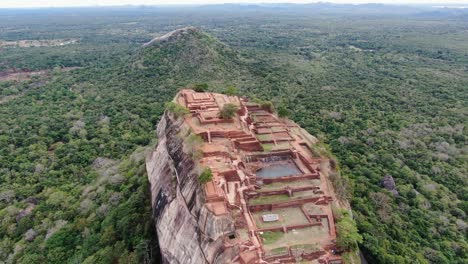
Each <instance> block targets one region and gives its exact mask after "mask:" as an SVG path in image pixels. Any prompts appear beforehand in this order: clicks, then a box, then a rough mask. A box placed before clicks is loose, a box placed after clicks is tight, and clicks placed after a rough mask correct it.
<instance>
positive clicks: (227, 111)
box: [219, 104, 239, 119]
mask: <svg viewBox="0 0 468 264" xmlns="http://www.w3.org/2000/svg"><path fill="white" fill-rule="evenodd" d="M238 109H239V108H238V107H237V105H235V104H225V105H224V106H223V108H222V109H221V112H219V115H220V116H221V118H222V119H230V118H233V117H234V116H235V115H236V112H237V110H238Z"/></svg>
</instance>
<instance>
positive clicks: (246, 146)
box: [228, 131, 263, 151]
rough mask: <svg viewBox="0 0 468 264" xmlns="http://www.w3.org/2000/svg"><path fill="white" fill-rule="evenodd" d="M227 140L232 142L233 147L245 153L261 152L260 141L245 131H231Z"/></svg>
mask: <svg viewBox="0 0 468 264" xmlns="http://www.w3.org/2000/svg"><path fill="white" fill-rule="evenodd" d="M228 137H229V139H231V140H232V142H234V145H235V146H236V147H237V148H239V149H241V150H245V151H263V148H262V145H261V144H260V141H258V139H257V138H256V137H254V136H253V135H252V134H249V133H247V132H245V131H231V132H228Z"/></svg>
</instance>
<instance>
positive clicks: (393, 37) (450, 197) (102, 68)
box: [0, 5, 468, 264]
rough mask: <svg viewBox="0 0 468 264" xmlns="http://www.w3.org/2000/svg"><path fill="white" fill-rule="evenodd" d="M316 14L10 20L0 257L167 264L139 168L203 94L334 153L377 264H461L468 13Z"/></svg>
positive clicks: (98, 12) (176, 13) (0, 45)
mask: <svg viewBox="0 0 468 264" xmlns="http://www.w3.org/2000/svg"><path fill="white" fill-rule="evenodd" d="M306 7H307V8H309V9H307V10H315V11H314V12H312V11H311V12H310V13H308V12H305V11H304V10H305V9H304V8H305V7H304V6H299V7H294V5H292V6H289V5H288V6H286V7H285V6H281V7H272V6H267V7H262V6H254V7H249V6H247V7H246V6H236V7H235V8H234V7H231V6H222V7H219V6H208V7H196V8H195V7H184V8H180V9H174V8H160V9H157V8H148V9H140V8H127V9H125V8H110V9H57V10H32V11H31V10H23V11H21V12H17V13H15V12H13V11H8V12H6V11H2V12H0V29H1V30H0V69H1V73H0V96H1V97H0V120H1V122H0V183H1V184H0V219H2V221H1V223H0V240H1V241H0V260H1V261H5V262H6V263H41V262H42V263H116V262H118V263H141V262H146V263H151V262H153V263H156V262H157V252H158V250H157V242H156V241H157V240H156V238H155V236H154V229H153V224H152V222H151V209H150V208H151V207H150V200H149V192H148V182H147V178H146V175H145V169H144V165H143V160H144V156H145V152H146V151H147V149H149V148H151V147H152V146H154V144H155V143H156V141H157V139H156V138H155V134H154V125H155V124H156V123H157V121H158V120H159V117H160V116H161V114H162V112H163V110H164V103H165V102H166V101H169V100H171V99H172V98H173V96H174V94H175V93H176V91H177V90H178V89H180V88H181V87H184V86H193V85H195V86H196V87H198V88H200V89H206V87H208V88H207V89H208V90H213V91H225V90H226V89H227V88H228V87H229V89H228V90H229V91H231V92H232V91H236V89H234V88H233V86H236V87H237V90H238V91H239V92H240V93H242V94H245V95H248V96H250V97H257V98H259V99H261V100H270V101H272V102H273V104H274V105H275V106H276V107H277V109H282V110H285V111H284V112H289V115H290V118H292V119H294V120H295V121H296V122H298V123H299V124H300V125H301V126H302V127H304V128H306V129H307V130H308V131H309V132H310V133H311V134H314V135H318V136H319V137H320V139H321V140H322V141H324V142H326V143H327V144H328V145H329V147H330V149H331V151H332V152H333V153H334V154H336V159H337V161H338V164H339V168H340V171H341V174H342V177H343V178H344V179H345V180H344V181H343V182H342V183H343V186H338V187H339V188H340V189H341V190H343V195H345V196H347V197H349V198H350V199H351V201H352V207H353V210H354V213H353V214H354V217H355V219H356V221H357V224H358V228H359V232H360V233H361V234H362V235H363V238H364V239H363V242H362V243H361V244H360V248H361V250H362V251H363V252H364V254H365V256H366V258H367V259H368V261H369V262H370V263H460V264H461V263H466V262H467V261H468V255H467V254H468V253H467V252H468V244H467V241H466V232H467V227H468V226H467V224H466V221H467V213H468V201H467V200H468V197H467V194H468V189H467V188H468V179H467V175H468V172H467V167H468V164H467V148H466V139H467V136H468V135H467V129H466V124H467V123H468V119H467V113H468V103H467V102H468V91H467V89H466V87H468V74H467V63H468V52H467V50H468V46H467V43H468V35H467V34H466V32H467V30H468V28H467V24H466V16H465V15H466V13H464V11H463V10H461V11H460V10H458V11H456V12H455V11H453V13H454V14H453V15H451V11H450V10H451V9H450V10H446V9H414V8H411V9H408V10H410V11H411V12H400V11H398V12H397V11H391V12H390V11H388V12H386V11H385V9H388V7H387V6H384V7H379V6H371V7H369V6H364V7H359V6H356V7H350V6H347V7H346V8H342V7H339V8H335V7H333V6H322V9H320V8H318V7H317V9H314V6H306ZM327 10H328V11H327ZM369 10H373V11H371V12H370V11H369ZM375 10H378V12H377V11H375ZM432 12H438V13H437V14H436V15H434V14H432ZM441 13H443V15H440V14H441ZM376 14H378V15H376ZM90 18H92V19H90ZM186 26H196V27H197V28H198V30H189V32H188V34H183V35H181V36H180V37H177V38H175V41H168V42H166V41H163V42H161V41H155V42H153V43H152V44H150V45H146V46H143V45H144V44H145V43H148V42H150V41H151V40H153V39H154V38H155V37H160V36H163V35H164V34H166V33H168V32H170V31H172V30H175V29H179V28H184V27H186ZM26 40H27V41H26ZM31 40H34V41H31ZM30 71H37V72H35V73H34V74H26V75H22V74H23V73H24V72H30ZM12 74H13V75H12Z"/></svg>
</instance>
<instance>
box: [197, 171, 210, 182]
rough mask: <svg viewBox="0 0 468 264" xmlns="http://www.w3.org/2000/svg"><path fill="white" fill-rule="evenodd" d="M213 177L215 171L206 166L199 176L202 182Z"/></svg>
mask: <svg viewBox="0 0 468 264" xmlns="http://www.w3.org/2000/svg"><path fill="white" fill-rule="evenodd" d="M212 179H213V172H212V171H211V169H210V168H205V169H204V170H203V171H202V173H200V176H198V181H200V183H201V184H205V183H207V182H209V181H211V180H212Z"/></svg>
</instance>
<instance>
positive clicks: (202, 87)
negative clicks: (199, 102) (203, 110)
mask: <svg viewBox="0 0 468 264" xmlns="http://www.w3.org/2000/svg"><path fill="white" fill-rule="evenodd" d="M193 90H194V91H195V92H197V93H203V92H206V90H208V84H207V83H197V84H195V85H194V86H193Z"/></svg>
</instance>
